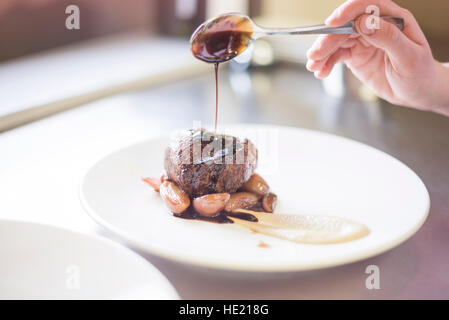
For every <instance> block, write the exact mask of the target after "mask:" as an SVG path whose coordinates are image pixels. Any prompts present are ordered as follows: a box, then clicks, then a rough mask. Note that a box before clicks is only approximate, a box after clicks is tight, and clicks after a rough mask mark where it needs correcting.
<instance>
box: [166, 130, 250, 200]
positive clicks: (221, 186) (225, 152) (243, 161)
mask: <svg viewBox="0 0 449 320" xmlns="http://www.w3.org/2000/svg"><path fill="white" fill-rule="evenodd" d="M256 166H257V149H256V147H255V146H254V144H253V143H252V142H251V141H250V140H248V139H244V140H240V139H238V138H236V137H233V136H226V135H217V136H215V135H214V134H213V133H211V132H208V131H206V130H204V129H195V130H193V129H192V130H187V131H185V132H184V133H183V134H182V135H181V136H180V137H179V138H177V139H176V140H175V141H171V143H170V145H169V146H168V147H167V149H166V151H165V161H164V167H165V170H166V172H167V176H168V179H169V180H171V181H173V182H175V183H176V184H177V185H178V186H179V187H180V188H181V189H182V190H184V192H186V193H187V194H188V195H190V196H191V197H198V196H202V195H205V194H210V193H223V192H226V193H234V192H236V191H237V189H239V188H240V187H241V186H242V185H243V184H244V183H245V182H246V181H247V180H248V179H249V178H250V177H251V175H252V174H253V172H254V170H255V169H256Z"/></svg>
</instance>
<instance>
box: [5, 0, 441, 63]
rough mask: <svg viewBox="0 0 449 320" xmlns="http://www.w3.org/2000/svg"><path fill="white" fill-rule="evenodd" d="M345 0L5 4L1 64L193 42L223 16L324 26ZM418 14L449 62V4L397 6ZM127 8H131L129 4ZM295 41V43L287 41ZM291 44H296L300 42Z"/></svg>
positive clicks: (35, 0) (13, 0)
mask: <svg viewBox="0 0 449 320" xmlns="http://www.w3.org/2000/svg"><path fill="white" fill-rule="evenodd" d="M342 2H344V1H342V0H320V1H311V0H296V1H292V0H278V1H270V0H229V1H217V0H128V1H126V2H124V1H120V0H95V1H91V0H1V1H0V44H1V50H0V61H4V60H8V59H13V58H16V57H19V56H23V55H27V54H31V53H35V52H39V51H42V50H45V49H49V48H54V47H59V46H63V45H67V44H70V43H74V42H77V41H83V40H87V39H93V38H98V37H102V36H105V35H111V34H116V33H123V32H146V33H148V34H149V35H164V36H177V37H189V36H190V34H191V33H192V30H194V28H195V27H196V26H197V25H198V24H200V23H201V22H202V21H204V19H205V18H209V17H212V16H214V15H216V14H219V13H223V12H231V11H234V12H236V11H238V12H244V13H247V14H249V15H250V16H251V17H254V18H255V20H256V21H258V22H259V23H260V24H262V23H263V25H264V26H267V27H270V26H273V27H274V26H276V27H282V26H299V25H307V24H318V23H322V22H323V21H324V19H325V18H326V17H327V16H328V15H329V13H330V12H331V11H332V10H333V9H334V8H336V7H337V6H338V5H339V4H341V3H342ZM396 2H397V3H398V4H399V5H401V6H403V7H405V8H408V9H409V10H410V11H412V12H413V14H414V15H415V17H416V18H417V20H418V22H419V23H420V25H421V27H422V28H423V30H424V32H425V33H426V35H427V36H428V38H429V40H430V42H431V44H432V45H433V47H434V48H435V49H434V51H435V56H436V58H437V59H448V58H449V55H448V53H447V50H445V49H446V48H445V47H446V46H449V41H448V40H449V32H448V30H449V20H448V19H447V17H446V15H447V12H448V11H449V2H446V1H440V0H428V1H420V0H397V1H396ZM125 3H126V4H125ZM70 4H75V5H77V6H78V7H79V8H80V11H81V14H82V27H81V28H80V30H78V31H77V32H73V31H71V30H67V29H66V28H64V22H65V19H66V15H65V14H64V12H65V8H66V7H67V6H68V5H70ZM286 40H290V39H286ZM291 41H295V40H294V39H293V40H291Z"/></svg>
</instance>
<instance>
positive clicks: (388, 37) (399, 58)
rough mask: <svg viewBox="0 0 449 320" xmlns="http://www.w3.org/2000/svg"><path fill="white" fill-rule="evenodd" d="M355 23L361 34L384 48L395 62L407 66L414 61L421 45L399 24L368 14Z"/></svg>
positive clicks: (370, 42) (368, 40)
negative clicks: (399, 26) (401, 28)
mask: <svg viewBox="0 0 449 320" xmlns="http://www.w3.org/2000/svg"><path fill="white" fill-rule="evenodd" d="M374 19H376V20H374ZM355 24H356V28H357V31H358V32H359V33H360V34H361V36H362V37H363V38H364V39H365V40H366V41H367V42H368V43H369V44H371V45H372V46H374V47H377V48H380V49H382V50H384V51H385V52H386V53H387V54H388V56H389V57H390V59H391V61H392V62H394V63H395V64H397V65H399V66H406V65H407V64H409V63H412V62H413V60H414V58H415V55H414V53H415V52H417V50H418V49H419V45H418V44H416V43H415V42H413V41H412V40H410V39H409V38H408V37H407V36H406V35H405V34H404V33H403V32H402V31H401V30H400V29H399V28H398V27H397V26H395V25H393V24H392V23H389V22H387V21H385V20H383V19H382V18H380V17H376V16H371V15H366V14H365V15H362V16H360V17H359V18H357V20H356V23H355Z"/></svg>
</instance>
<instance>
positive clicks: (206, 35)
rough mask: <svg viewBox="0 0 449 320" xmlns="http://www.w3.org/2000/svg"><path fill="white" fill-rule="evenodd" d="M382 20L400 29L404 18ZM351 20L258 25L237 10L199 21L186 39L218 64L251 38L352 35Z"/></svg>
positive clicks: (200, 56) (204, 57)
mask: <svg viewBox="0 0 449 320" xmlns="http://www.w3.org/2000/svg"><path fill="white" fill-rule="evenodd" d="M381 18H382V19H384V20H386V21H388V22H390V23H392V24H394V25H396V26H397V27H398V28H399V29H400V30H403V29H404V19H402V18H395V17H389V16H384V17H381ZM355 33H358V32H357V30H356V28H355V24H354V21H351V22H348V23H346V24H344V25H342V26H340V27H334V28H331V27H328V26H326V25H324V24H321V25H315V26H307V27H296V28H262V27H260V26H258V25H257V24H255V23H254V22H253V21H252V20H251V18H249V17H248V16H246V15H243V14H240V13H228V14H223V15H220V16H217V17H215V18H212V19H210V20H208V21H206V22H204V23H203V24H201V25H200V26H199V27H198V28H197V29H196V30H195V32H194V33H193V34H192V36H191V38H190V44H191V48H192V53H193V55H194V56H195V57H196V58H198V59H200V60H203V61H205V62H208V63H221V62H225V61H228V60H230V59H232V58H235V57H236V56H238V55H239V54H240V53H242V52H243V51H244V50H245V49H246V48H247V47H248V46H249V45H250V43H251V42H252V41H254V40H256V39H259V38H261V37H265V36H271V35H301V34H355Z"/></svg>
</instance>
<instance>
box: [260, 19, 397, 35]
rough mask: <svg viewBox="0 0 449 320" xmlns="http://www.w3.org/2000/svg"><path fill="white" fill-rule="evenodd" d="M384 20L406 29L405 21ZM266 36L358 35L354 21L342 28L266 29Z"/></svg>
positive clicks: (324, 26)
mask: <svg viewBox="0 0 449 320" xmlns="http://www.w3.org/2000/svg"><path fill="white" fill-rule="evenodd" d="M381 18H382V19H383V20H385V21H388V22H390V23H392V24H394V25H395V26H396V27H398V28H399V29H400V30H403V29H404V19H402V18H396V17H390V16H383V17H381ZM262 30H263V31H262V32H263V33H264V34H265V35H290V34H291V35H295V34H354V33H358V32H357V30H356V28H355V24H354V21H350V22H348V23H346V24H344V25H342V26H340V27H333V28H331V27H328V26H327V25H325V24H320V25H316V26H309V27H298V28H264V29H262Z"/></svg>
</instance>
